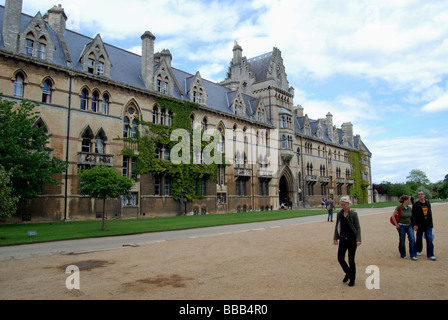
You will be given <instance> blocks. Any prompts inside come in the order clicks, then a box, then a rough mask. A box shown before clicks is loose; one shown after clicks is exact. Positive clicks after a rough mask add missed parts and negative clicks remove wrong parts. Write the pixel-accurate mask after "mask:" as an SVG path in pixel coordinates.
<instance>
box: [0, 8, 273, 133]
mask: <svg viewBox="0 0 448 320" xmlns="http://www.w3.org/2000/svg"><path fill="white" fill-rule="evenodd" d="M3 16H4V6H0V29H2V28H3ZM32 19H33V17H32V16H29V15H26V14H23V13H22V21H21V27H20V28H21V30H23V29H24V28H25V27H26V26H27V25H28V23H29V22H30V21H31V20H32ZM46 27H47V29H48V30H49V32H50V34H51V36H52V39H53V41H54V43H55V45H56V51H55V53H54V56H53V63H54V64H56V65H59V66H62V67H69V68H71V69H74V70H77V71H83V67H82V64H81V62H80V57H81V56H82V54H83V52H84V50H85V48H86V47H87V46H88V45H89V44H90V43H91V42H92V41H93V38H90V37H87V36H85V35H82V34H79V33H77V32H73V31H70V30H66V31H65V32H64V34H63V36H64V38H65V42H66V44H67V49H68V51H69V54H70V56H71V59H72V62H71V65H70V66H68V65H67V63H66V61H65V56H64V53H63V50H62V48H61V47H62V46H61V44H60V41H59V37H58V36H57V34H56V32H55V31H54V30H53V29H52V28H51V27H50V25H49V24H48V23H47V24H46ZM0 35H1V33H0ZM104 47H105V50H106V51H107V53H108V55H109V58H110V61H111V63H112V67H111V72H110V80H113V81H117V82H121V83H124V84H127V85H130V86H133V87H136V88H139V89H143V90H146V87H145V84H144V82H143V79H142V77H141V59H142V58H141V56H140V55H137V54H134V53H132V52H129V51H126V50H123V49H120V48H117V47H115V46H112V45H109V44H107V43H104ZM0 48H1V49H4V44H3V39H1V37H0ZM156 68H157V63H155V64H154V69H156ZM172 71H173V74H174V76H175V77H176V80H177V81H178V83H179V85H180V86H181V88H182V90H183V93H184V94H183V95H181V93H180V92H179V90H178V89H177V88H175V90H174V92H173V96H174V98H177V99H181V100H190V98H189V96H188V95H187V90H188V88H189V85H190V83H191V81H192V80H193V78H194V75H193V74H191V73H187V72H184V71H181V70H178V69H175V68H172ZM203 83H204V87H205V91H206V92H207V95H208V98H207V107H208V108H210V109H214V110H216V111H218V112H221V113H227V114H232V115H233V111H232V109H231V108H230V102H231V101H232V100H231V99H230V98H229V97H228V95H229V93H232V91H231V90H230V89H228V88H226V87H223V86H221V85H219V84H217V83H214V82H211V81H207V80H205V79H203ZM242 96H243V100H244V102H245V103H246V110H247V112H246V115H245V116H244V117H245V118H247V119H248V120H250V121H256V119H255V117H254V116H253V113H254V107H255V106H256V104H257V101H258V100H257V99H256V98H254V97H251V96H248V95H246V94H242ZM267 124H268V125H272V123H271V122H270V120H268V122H267Z"/></svg>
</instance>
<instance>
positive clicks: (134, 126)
mask: <svg viewBox="0 0 448 320" xmlns="http://www.w3.org/2000/svg"><path fill="white" fill-rule="evenodd" d="M137 128H138V123H137V119H135V118H134V120H132V126H131V138H132V139H137Z"/></svg>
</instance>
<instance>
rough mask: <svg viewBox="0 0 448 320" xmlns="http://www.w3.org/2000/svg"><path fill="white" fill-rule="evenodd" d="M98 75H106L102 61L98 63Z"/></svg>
mask: <svg viewBox="0 0 448 320" xmlns="http://www.w3.org/2000/svg"><path fill="white" fill-rule="evenodd" d="M96 74H97V75H99V76H102V75H104V63H103V62H101V61H98V66H97V71H96Z"/></svg>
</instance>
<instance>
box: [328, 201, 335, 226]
mask: <svg viewBox="0 0 448 320" xmlns="http://www.w3.org/2000/svg"><path fill="white" fill-rule="evenodd" d="M333 209H334V202H333V199H331V198H330V199H328V200H327V211H328V217H327V221H330V219H331V222H333Z"/></svg>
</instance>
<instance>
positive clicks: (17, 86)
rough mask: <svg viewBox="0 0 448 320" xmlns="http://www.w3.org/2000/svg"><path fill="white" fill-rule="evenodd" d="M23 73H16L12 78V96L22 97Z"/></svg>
mask: <svg viewBox="0 0 448 320" xmlns="http://www.w3.org/2000/svg"><path fill="white" fill-rule="evenodd" d="M23 80H24V77H23V74H22V73H20V72H19V73H17V75H16V78H15V80H14V97H18V98H22V97H23Z"/></svg>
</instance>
